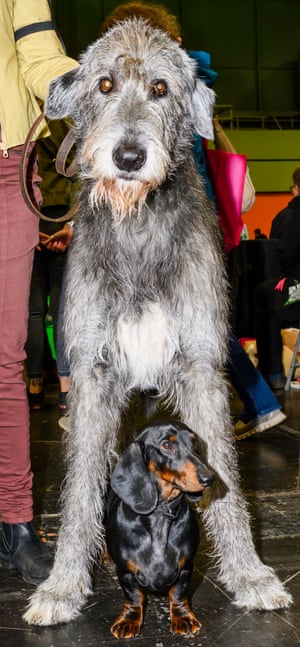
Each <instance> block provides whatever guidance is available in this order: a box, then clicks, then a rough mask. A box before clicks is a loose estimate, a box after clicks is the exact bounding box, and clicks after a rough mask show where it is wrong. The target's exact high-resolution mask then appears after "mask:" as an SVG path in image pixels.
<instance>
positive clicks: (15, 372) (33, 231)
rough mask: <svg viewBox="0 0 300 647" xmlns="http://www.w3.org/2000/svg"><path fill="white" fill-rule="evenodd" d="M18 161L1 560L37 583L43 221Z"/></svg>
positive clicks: (0, 284)
mask: <svg viewBox="0 0 300 647" xmlns="http://www.w3.org/2000/svg"><path fill="white" fill-rule="evenodd" d="M19 163H20V151H18V152H15V151H10V153H9V158H3V157H2V156H0V196H1V201H0V202H1V209H0V220H1V236H0V328H1V336H0V516H1V522H2V523H1V525H0V561H1V563H2V564H5V565H7V566H9V567H10V568H12V567H14V568H17V569H18V570H19V571H20V572H21V573H22V575H23V576H24V577H27V581H29V579H28V578H29V577H30V578H31V579H30V581H32V582H33V581H34V580H35V582H38V581H39V580H40V579H41V578H43V577H46V576H47V573H48V571H49V567H50V560H49V556H48V555H46V556H45V552H44V547H43V545H42V544H41V543H40V542H38V541H37V539H36V535H35V531H34V528H33V526H32V518H33V499H32V472H31V464H30V437H29V412H28V401H27V395H26V388H25V384H24V380H23V361H24V359H25V351H24V345H25V341H26V337H27V316H28V299H29V287H30V277H31V268H32V259H33V250H34V247H35V245H36V244H37V238H38V220H37V219H35V217H34V216H33V215H32V214H31V213H30V212H29V211H28V210H27V209H26V207H25V205H24V201H23V198H22V195H21V191H20V187H19ZM16 556H18V558H17V557H16ZM16 560H17V561H16ZM37 562H39V564H38V567H36V566H35V564H36V563H37ZM37 571H38V579H35V575H37Z"/></svg>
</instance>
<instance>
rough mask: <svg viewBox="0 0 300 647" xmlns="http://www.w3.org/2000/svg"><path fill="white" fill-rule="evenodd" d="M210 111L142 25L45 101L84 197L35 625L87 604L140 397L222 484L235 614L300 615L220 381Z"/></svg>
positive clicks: (170, 49)
mask: <svg viewBox="0 0 300 647" xmlns="http://www.w3.org/2000/svg"><path fill="white" fill-rule="evenodd" d="M213 104H214V93H213V92H212V91H211V90H209V89H208V88H206V86H205V85H204V84H203V83H202V82H201V81H200V80H196V71H195V65H194V62H193V61H192V60H191V59H190V58H189V56H188V55H187V53H186V52H185V51H184V50H183V49H181V48H180V47H179V45H178V44H177V43H176V42H174V41H172V40H171V39H170V38H169V37H168V35H167V34H166V33H164V32H162V31H160V30H157V29H153V28H151V27H150V26H149V25H148V24H147V22H145V21H143V20H141V19H139V20H137V19H130V20H128V21H124V22H121V23H118V24H117V25H116V26H114V27H113V28H112V29H111V30H110V31H109V32H108V33H107V34H106V35H104V37H102V38H101V39H99V40H98V41H96V42H95V43H94V44H92V45H91V46H90V47H89V48H88V49H87V51H86V52H85V53H84V54H83V55H82V57H81V66H80V68H78V69H76V70H73V71H72V72H68V73H67V74H65V75H63V76H62V77H59V78H58V79H55V80H54V81H53V82H52V83H51V85H50V91H49V96H48V100H47V104H46V114H47V115H48V116H49V117H50V118H53V119H60V118H62V117H71V118H72V119H73V122H74V128H75V135H76V138H77V142H78V161H79V165H80V176H81V180H82V189H81V192H80V196H79V211H78V216H77V218H76V227H75V236H74V241H73V244H72V246H71V249H70V252H69V266H68V290H67V313H66V331H67V336H68V353H69V355H70V357H71V362H72V383H73V385H72V392H71V395H70V416H71V429H72V431H71V432H70V434H69V437H68V449H67V476H66V480H65V484H64V491H63V497H62V499H63V500H62V521H61V528H60V531H59V536H58V541H57V549H56V556H55V561H54V566H53V569H52V572H51V574H50V576H49V578H48V579H47V580H46V581H45V582H44V583H42V584H41V585H40V586H39V587H38V588H37V590H36V592H35V593H34V594H33V595H32V597H31V601H30V604H29V607H28V609H27V611H26V613H25V616H24V617H25V619H26V621H27V622H28V623H33V624H37V625H51V624H55V623H59V622H67V621H69V620H71V619H72V618H74V617H75V616H76V615H77V614H78V613H79V610H80V608H81V607H82V606H83V604H84V603H85V601H86V599H87V596H88V595H89V594H90V593H91V591H92V567H93V564H94V561H95V560H96V558H97V556H98V554H99V551H101V550H102V551H103V550H104V545H105V539H104V537H105V535H104V529H103V515H104V506H105V495H106V488H107V480H108V478H109V475H110V472H111V469H112V466H113V464H114V461H115V458H116V441H117V436H118V429H119V427H120V419H121V414H122V411H123V410H124V408H125V407H126V406H127V404H128V400H129V397H130V394H131V393H132V391H133V390H136V389H140V390H147V389H153V388H154V389H156V390H157V391H158V392H159V394H160V396H161V398H162V399H163V400H164V401H165V402H166V403H167V404H168V405H172V407H173V410H174V412H175V413H176V414H177V415H179V416H180V418H181V420H182V421H183V422H184V423H185V424H186V425H187V426H188V427H190V428H191V429H193V430H194V431H195V432H196V433H197V435H198V436H199V438H200V441H201V444H202V450H203V455H204V457H205V461H206V462H207V463H208V464H209V465H210V467H211V468H212V469H213V470H214V472H215V473H216V474H217V475H218V476H219V479H218V483H217V484H216V486H215V487H214V488H212V490H213V493H212V500H211V501H210V504H209V505H208V507H207V508H206V509H205V511H204V512H203V520H204V523H205V524H206V527H207V530H208V532H209V534H210V536H211V537H212V539H213V541H214V545H215V555H216V558H217V563H218V566H219V574H220V581H221V582H222V583H223V584H224V585H225V586H226V588H227V589H228V590H229V591H231V592H232V593H233V594H234V600H235V603H236V604H237V605H239V606H241V607H247V608H248V609H274V608H279V607H287V606H288V605H289V604H290V603H291V601H292V599H291V596H290V595H289V593H288V592H287V591H286V590H285V588H284V586H283V585H282V583H281V582H280V581H279V579H278V578H277V576H276V575H275V573H274V571H273V570H272V569H271V568H269V567H267V566H266V565H264V564H263V563H262V562H261V561H260V559H259V557H258V555H257V554H256V551H255V548H254V544H253V540H252V537H251V531H250V524H249V516H248V512H247V508H246V505H245V502H244V499H243V497H242V495H241V493H240V489H239V479H238V470H237V457H236V451H235V448H234V446H233V441H232V428H231V420H230V412H229V393H228V386H227V383H226V380H225V377H224V371H223V367H224V365H225V363H226V358H227V337H228V321H227V319H228V317H227V315H228V306H227V282H226V275H225V271H224V263H223V257H222V250H221V240H220V233H219V226H218V222H217V218H216V215H215V213H214V211H213V209H212V208H211V206H210V204H209V202H208V200H207V198H206V194H205V191H204V187H203V181H202V180H201V178H200V176H199V174H198V172H197V170H196V167H195V164H194V161H193V155H192V145H191V142H192V136H193V132H194V131H195V130H196V131H197V132H198V133H200V134H201V135H202V136H204V137H208V138H212V136H213V135H212V120H211V117H212V110H213ZM220 484H221V485H220Z"/></svg>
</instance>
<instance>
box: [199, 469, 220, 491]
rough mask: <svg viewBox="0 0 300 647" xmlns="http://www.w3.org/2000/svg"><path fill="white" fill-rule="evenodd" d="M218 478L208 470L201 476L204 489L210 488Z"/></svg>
mask: <svg viewBox="0 0 300 647" xmlns="http://www.w3.org/2000/svg"><path fill="white" fill-rule="evenodd" d="M215 478H216V476H215V474H214V473H213V472H212V471H211V470H207V471H206V472H205V474H203V473H202V474H201V476H200V479H199V480H200V483H201V485H203V487H209V486H210V485H211V484H212V483H213V482H214V480H215Z"/></svg>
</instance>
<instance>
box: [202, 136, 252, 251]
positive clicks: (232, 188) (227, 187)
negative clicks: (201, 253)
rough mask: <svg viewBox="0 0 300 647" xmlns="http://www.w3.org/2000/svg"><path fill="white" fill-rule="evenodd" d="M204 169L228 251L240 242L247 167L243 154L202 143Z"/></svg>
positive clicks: (225, 247) (225, 248)
mask: <svg viewBox="0 0 300 647" xmlns="http://www.w3.org/2000/svg"><path fill="white" fill-rule="evenodd" d="M204 150H205V156H206V164H207V171H208V175H209V179H210V181H211V185H212V188H213V192H214V197H215V202H216V207H217V213H218V217H219V220H220V225H221V228H222V232H223V238H224V250H225V252H229V251H230V250H231V249H233V248H234V247H237V245H239V242H240V236H241V232H242V229H243V226H244V223H243V220H242V217H241V211H242V201H243V191H244V183H245V176H246V170H247V158H246V155H240V154H239V153H229V152H226V151H224V150H218V149H215V148H207V146H204Z"/></svg>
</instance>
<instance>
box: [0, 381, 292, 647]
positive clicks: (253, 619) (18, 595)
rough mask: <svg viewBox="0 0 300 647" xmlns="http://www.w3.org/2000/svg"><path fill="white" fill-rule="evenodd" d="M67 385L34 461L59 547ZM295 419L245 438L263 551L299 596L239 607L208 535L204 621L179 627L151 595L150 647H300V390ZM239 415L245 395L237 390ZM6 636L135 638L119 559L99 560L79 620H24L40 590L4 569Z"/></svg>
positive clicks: (35, 437) (53, 646)
mask: <svg viewBox="0 0 300 647" xmlns="http://www.w3.org/2000/svg"><path fill="white" fill-rule="evenodd" d="M56 390H57V387H56V386H55V385H51V386H50V387H48V391H47V396H46V404H45V407H44V409H43V410H41V411H40V412H35V413H33V414H32V415H31V423H32V463H33V469H34V473H35V480H34V493H35V510H36V515H37V519H36V524H37V526H38V527H39V528H40V532H41V534H42V535H43V537H44V539H45V540H47V541H48V543H49V544H50V545H52V546H53V547H54V544H55V539H56V534H57V529H58V525H59V507H58V498H59V490H60V484H61V479H62V476H63V458H62V443H61V432H60V430H59V428H58V426H57V419H58V417H59V413H58V409H57V393H56ZM282 402H283V405H284V409H285V412H286V413H287V415H288V419H287V421H286V422H285V423H284V424H283V425H281V426H280V427H277V428H276V429H275V430H271V431H268V432H265V433H263V434H260V435H258V436H254V437H251V438H249V439H247V440H244V441H240V442H239V443H238V444H237V448H238V454H239V461H240V469H241V477H242V486H243V490H244V492H245V495H246V497H247V499H248V501H249V505H250V510H251V513H252V517H253V533H254V538H255V542H256V545H257V550H258V552H259V553H260V555H261V556H262V557H263V559H264V561H265V562H266V563H267V564H269V565H271V566H273V567H274V568H275V569H276V571H277V573H278V575H279V576H280V578H281V579H282V580H283V581H284V582H285V583H286V584H287V587H288V588H289V590H290V592H291V593H292V595H293V597H294V606H293V607H292V608H291V609H289V610H287V611H281V612H277V611H274V612H264V613H262V612H251V613H250V612H246V611H243V610H241V609H237V608H236V607H234V605H233V604H232V602H231V599H230V595H228V593H227V592H226V591H225V590H224V589H223V588H222V586H221V585H220V584H219V583H218V580H217V578H216V573H215V571H214V567H213V560H210V548H209V545H208V543H207V542H206V540H205V538H204V537H203V538H202V542H201V546H200V549H199V553H198V556H197V560H196V565H195V569H194V575H193V580H192V586H191V595H192V607H193V610H194V612H195V614H196V616H197V617H198V618H199V619H200V620H201V622H202V625H203V626H202V629H201V631H200V632H199V633H198V634H196V635H195V636H193V637H190V638H184V637H173V636H172V635H171V634H170V633H169V622H168V603H167V599H165V598H157V597H150V601H149V605H148V607H147V610H146V615H145V622H144V625H143V629H142V634H141V636H140V637H139V638H136V639H135V643H134V644H137V645H140V646H141V647H142V646H145V647H177V646H179V645H187V647H194V646H197V647H275V646H276V647H296V645H300V613H299V611H300V506H299V503H300V482H299V479H300V470H299V466H300V462H299V449H300V431H299V429H300V425H299V423H300V391H291V392H290V393H289V394H286V395H285V394H283V395H282ZM232 407H233V414H234V415H235V414H237V413H238V410H239V407H240V403H239V401H238V400H237V399H234V398H233V401H232ZM202 534H203V533H202ZM0 582H1V584H0V601H1V605H0V645H3V647H4V646H5V647H21V646H27V647H71V646H74V645H82V647H94V646H96V645H97V647H98V646H100V645H101V646H102V645H103V646H105V647H106V646H112V645H118V644H119V645H125V644H126V645H129V644H131V643H132V641H128V640H120V641H118V642H117V641H116V639H115V638H114V637H113V636H112V635H111V634H110V631H109V628H110V625H111V624H112V622H113V620H114V619H115V618H116V616H117V615H118V613H119V612H120V610H121V608H122V601H123V597H122V593H121V590H120V588H119V585H118V581H117V579H116V576H115V572H114V568H113V566H112V565H111V564H108V565H106V566H102V567H101V568H99V569H97V572H96V575H95V591H94V595H93V596H92V597H91V598H90V599H89V601H88V604H87V605H86V607H85V608H84V610H83V612H82V614H81V616H80V617H79V618H78V619H76V620H74V621H73V622H72V623H70V624H69V625H61V626H57V627H53V628H36V627H35V628H34V627H29V626H27V625H26V624H25V623H24V622H23V620H22V612H23V610H24V608H25V606H26V601H27V598H28V596H29V594H30V593H31V591H32V590H33V589H32V587H31V586H30V585H27V584H25V583H24V582H23V581H22V579H21V578H20V577H19V576H18V575H17V574H16V573H15V572H12V571H7V570H6V569H4V568H0Z"/></svg>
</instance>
